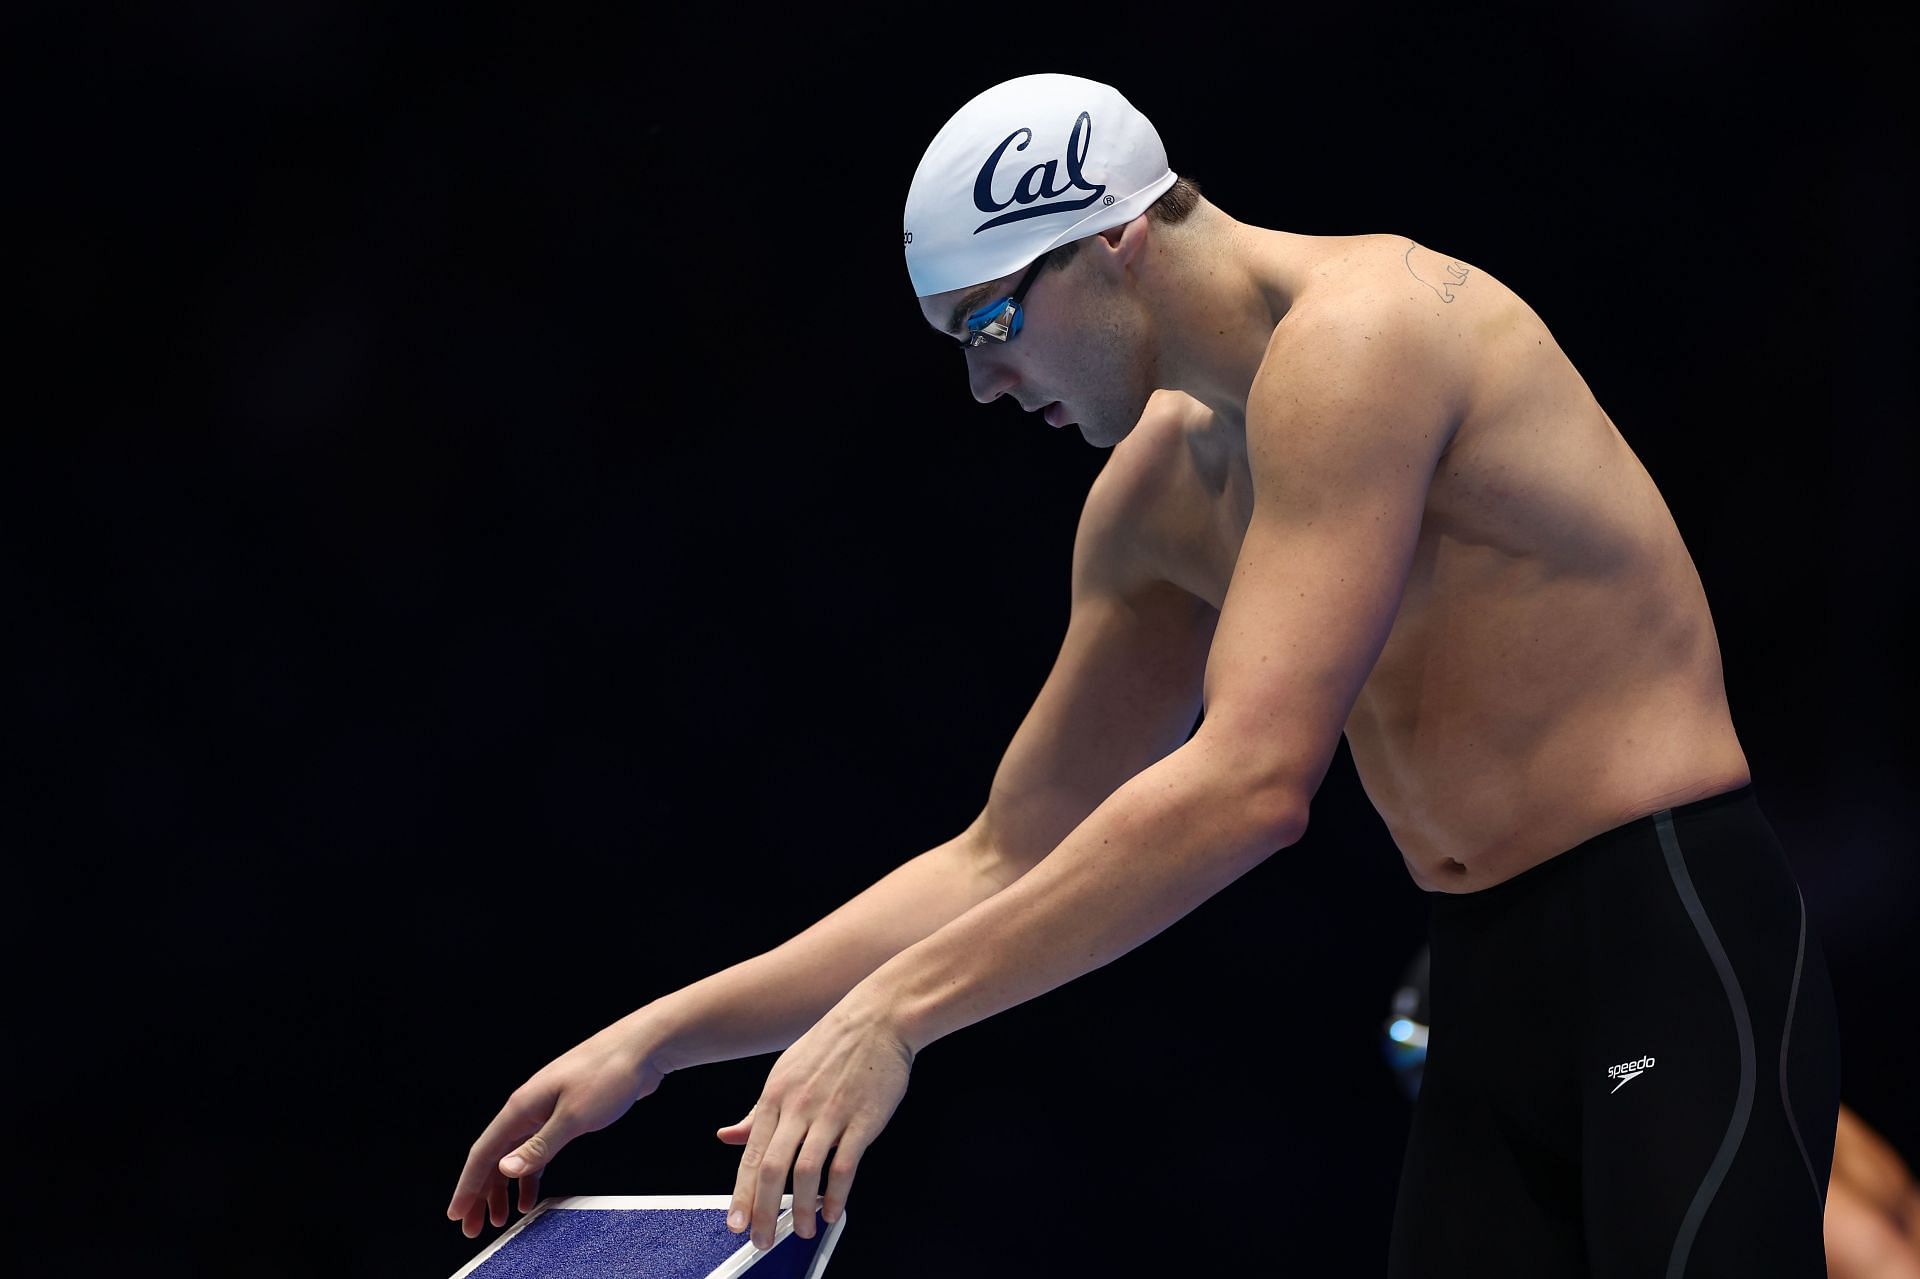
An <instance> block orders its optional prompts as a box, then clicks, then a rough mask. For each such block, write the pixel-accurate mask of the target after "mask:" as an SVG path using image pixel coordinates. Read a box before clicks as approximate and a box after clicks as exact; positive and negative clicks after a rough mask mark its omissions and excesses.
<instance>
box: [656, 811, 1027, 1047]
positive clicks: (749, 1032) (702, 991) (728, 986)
mask: <svg viewBox="0 0 1920 1279" xmlns="http://www.w3.org/2000/svg"><path fill="white" fill-rule="evenodd" d="M1014 873H1015V872H1013V871H1011V870H1009V869H1007V868H1006V867H1004V866H1003V865H1002V864H1001V863H1000V862H998V861H996V860H995V859H993V858H992V857H991V855H990V854H989V853H988V852H987V851H986V850H984V849H982V848H981V847H980V846H979V845H978V844H977V843H976V842H975V841H974V840H973V839H972V837H970V836H968V835H956V836H955V837H954V838H952V839H950V840H948V841H947V842H946V843H944V844H941V845H939V846H938V847H936V848H931V849H928V850H927V851H926V852H924V853H921V854H920V855H919V856H918V857H915V858H913V859H912V860H911V861H908V862H906V863H905V864H903V865H901V866H898V867H896V868H894V869H893V870H892V871H890V872H889V873H888V874H887V875H885V876H884V877H882V878H881V879H880V880H878V881H877V882H875V883H874V884H873V885H872V886H871V887H869V888H867V889H866V890H865V891H864V892H862V893H861V894H860V895H859V896H857V897H855V898H853V899H852V900H851V901H849V902H847V903H846V904H845V905H843V906H841V907H839V908H838V909H836V910H835V911H834V912H833V913H832V914H830V915H828V916H826V917H825V918H824V919H821V920H820V921H819V922H818V923H815V924H814V925H813V926H812V927H810V928H808V929H807V930H806V931H805V932H803V933H801V934H799V935H798V936H797V937H793V938H791V939H790V940H788V941H786V942H783V943H782V944H781V945H779V946H776V947H775V948H773V949H772V950H769V951H767V952H766V953H764V954H761V955H756V956H754V957H753V958H752V959H747V960H743V961H741V962H740V963H738V964H735V965H733V967H731V968H727V969H723V970H722V971H720V972H717V973H714V974H713V975H712V976H710V977H705V978H702V979H701V980H699V981H697V982H694V983H693V984H692V985H690V986H686V987H684V988H682V989H680V990H677V991H675V992H674V993H673V994H671V995H666V996H664V997H662V998H660V999H658V1000H655V1001H654V1002H653V1003H652V1004H649V1005H648V1006H647V1007H646V1008H644V1009H642V1010H640V1011H639V1012H638V1013H636V1014H634V1016H635V1017H637V1018H641V1019H643V1020H645V1021H647V1022H649V1023H650V1031H649V1035H650V1037H651V1038H652V1039H654V1040H655V1041H656V1042H657V1043H658V1044H659V1048H658V1051H656V1052H655V1053H654V1054H653V1059H654V1061H655V1063H656V1065H658V1066H659V1067H660V1068H661V1069H663V1070H678V1069H681V1068H683V1067H686V1066H698V1065H703V1064H705V1063H707V1062H714V1061H732V1060H734V1059H735V1058H739V1057H752V1056H756V1055H758V1054H760V1053H769V1052H779V1051H782V1050H784V1049H785V1048H786V1047H787V1046H788V1045H789V1044H791V1043H793V1041H794V1040H796V1039H798V1038H799V1037H800V1036H801V1035H803V1034H805V1033H806V1032H807V1030H808V1028H809V1027H811V1026H812V1025H813V1024H814V1023H815V1022H817V1021H819V1020H820V1019H821V1017H823V1016H825V1015H826V1013H827V1011H828V1010H829V1009H831V1008H832V1007H833V1006H834V1005H835V1004H837V1003H839V1002H840V1000H841V998H842V997H843V996H845V995H846V993H847V992H848V991H849V990H851V989H852V988H853V987H854V986H856V985H857V984H859V982H860V981H861V980H862V979H864V978H865V977H866V976H867V975H868V974H869V973H871V972H873V970H874V969H875V968H877V967H879V966H880V965H881V964H883V963H885V962H886V961H887V960H889V959H891V958H892V957H893V956H894V955H896V954H898V953H899V952H900V951H901V950H903V949H905V948H906V947H908V946H911V945H913V944H914V943H915V942H917V941H920V940H921V939H922V938H924V937H926V936H927V935H928V934H929V933H932V932H934V931H936V930H938V929H939V928H941V927H942V926H943V925H945V924H947V923H948V922H949V921H951V920H953V919H954V918H956V917H958V916H960V915H963V914H965V913H966V912H967V911H968V910H970V909H972V908H973V907H974V906H975V905H977V904H978V903H980V902H981V901H984V900H985V899H986V898H988V897H990V896H992V895H993V893H995V892H996V891H998V890H999V889H1000V887H1001V885H1002V884H1003V883H1005V882H1006V880H1007V879H1009V878H1011V877H1012V876H1013V874H1014Z"/></svg>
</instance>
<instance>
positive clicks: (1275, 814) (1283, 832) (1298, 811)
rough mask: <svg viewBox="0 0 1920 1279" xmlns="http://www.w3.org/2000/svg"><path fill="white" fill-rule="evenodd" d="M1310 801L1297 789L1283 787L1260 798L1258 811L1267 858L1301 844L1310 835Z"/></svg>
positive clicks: (1260, 833) (1260, 830) (1260, 835)
mask: <svg viewBox="0 0 1920 1279" xmlns="http://www.w3.org/2000/svg"><path fill="white" fill-rule="evenodd" d="M1307 798H1308V797H1307V796H1306V795H1304V794H1301V793H1300V791H1299V789H1298V788H1296V787H1290V786H1280V785H1275V786H1273V787H1272V788H1270V790H1269V791H1268V792H1267V793H1264V794H1262V795H1261V798H1260V802H1259V803H1258V804H1257V805H1256V806H1255V811H1256V812H1257V813H1258V815H1259V818H1260V822H1259V839H1260V843H1261V845H1262V846H1263V847H1264V848H1265V849H1266V851H1267V853H1268V854H1272V853H1277V852H1279V851H1280V850H1281V849H1283V848H1287V847H1290V846H1291V845H1294V844H1297V843H1299V842H1300V837H1301V836H1303V835H1305V834H1306V833H1307Z"/></svg>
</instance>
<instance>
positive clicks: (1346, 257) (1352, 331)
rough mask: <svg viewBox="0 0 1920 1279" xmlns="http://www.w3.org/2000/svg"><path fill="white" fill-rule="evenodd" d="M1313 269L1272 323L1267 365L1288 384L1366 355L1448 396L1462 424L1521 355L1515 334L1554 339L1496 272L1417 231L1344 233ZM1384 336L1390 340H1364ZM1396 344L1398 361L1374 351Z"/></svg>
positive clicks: (1269, 375)
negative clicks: (1478, 394)
mask: <svg viewBox="0 0 1920 1279" xmlns="http://www.w3.org/2000/svg"><path fill="white" fill-rule="evenodd" d="M1310 276H1311V280H1312V284H1311V286H1310V287H1309V288H1307V289H1306V290H1304V291H1303V292H1302V293H1301V295H1300V296H1299V297H1298V298H1297V299H1296V301H1295V305H1294V307H1293V308H1292V309H1291V310H1290V311H1289V312H1288V313H1287V315H1286V317H1285V318H1284V319H1283V320H1282V321H1281V323H1280V325H1279V326H1278V327H1277V328H1276V329H1275V331H1274V337H1273V341H1272V343H1271V344H1270V346H1269V351H1268V355H1269V359H1268V365H1267V366H1263V368H1262V374H1263V375H1264V377H1265V378H1266V379H1267V380H1268V381H1277V382H1278V383H1280V384H1287V383H1290V382H1291V380H1292V379H1295V378H1298V377H1303V376H1311V375H1312V374H1313V372H1314V370H1315V368H1316V366H1319V365H1323V364H1325V363H1327V362H1329V361H1331V362H1336V363H1338V362H1341V360H1342V356H1343V355H1344V354H1352V355H1355V356H1356V357H1359V356H1361V355H1362V354H1363V353H1364V354H1365V355H1366V357H1367V359H1366V362H1365V363H1367V364H1371V365H1373V366H1375V367H1379V368H1382V369H1387V368H1390V369H1394V370H1399V371H1401V372H1402V373H1403V374H1404V376H1406V377H1407V379H1408V382H1409V386H1410V387H1411V386H1415V385H1417V386H1419V387H1422V388H1424V390H1425V391H1426V392H1427V393H1430V394H1434V395H1438V396H1440V397H1441V398H1443V399H1444V400H1446V401H1447V402H1448V403H1449V405H1450V407H1451V409H1452V412H1453V416H1454V418H1455V425H1458V422H1459V419H1460V418H1462V417H1464V416H1465V414H1466V411H1467V408H1468V406H1469V404H1470V403H1471V402H1472V400H1473V399H1474V398H1475V390H1476V388H1478V387H1480V386H1481V385H1482V384H1484V383H1485V382H1486V380H1487V376H1488V374H1489V373H1492V372H1497V366H1498V365H1499V364H1500V363H1501V362H1503V361H1506V360H1508V359H1509V357H1512V356H1514V355H1516V354H1517V352H1516V350H1515V349H1514V343H1515V341H1516V339H1518V338H1519V337H1521V336H1522V335H1524V336H1525V339H1526V344H1527V345H1528V346H1533V345H1535V344H1536V343H1537V342H1541V341H1547V342H1550V341H1551V335H1549V334H1547V333H1546V332H1545V326H1544V325H1542V324H1541V323H1540V320H1539V317H1538V316H1536V315H1534V313H1533V311H1532V309H1531V308H1530V307H1528V306H1527V304H1526V303H1525V302H1524V301H1522V300H1521V299H1520V297H1519V296H1518V295H1517V294H1515V293H1514V292H1513V290H1512V289H1510V288H1508V287H1507V286H1506V285H1505V284H1504V283H1502V282H1501V281H1500V280H1498V279H1496V278H1495V277H1494V276H1493V275H1492V274H1491V273H1490V272H1488V271H1486V270H1485V269H1484V268H1483V267H1481V266H1480V265H1478V264H1477V263H1473V262H1469V261H1468V260H1466V259H1465V258H1462V257H1460V256H1458V255H1457V254H1453V253H1449V252H1447V251H1446V250H1444V249H1441V248H1435V247H1433V246H1430V245H1426V244H1422V243H1420V242H1419V241H1417V240H1415V239H1414V238H1413V237H1411V236H1406V235H1393V234H1387V233H1378V234H1368V235H1359V236H1342V237H1338V238H1337V240H1336V241H1334V243H1333V246H1332V247H1330V248H1329V249H1328V250H1327V251H1325V252H1324V253H1323V254H1322V255H1321V257H1320V259H1319V260H1318V261H1317V262H1316V263H1315V264H1314V266H1313V268H1312V271H1311V273H1310ZM1376 338H1384V339H1385V340H1386V342H1387V344H1388V345H1387V347H1386V348H1384V349H1372V350H1369V349H1368V348H1366V347H1362V346H1361V345H1360V344H1361V343H1362V342H1367V343H1374V342H1375V339H1376ZM1376 346H1377V344H1376ZM1388 350H1390V351H1392V352H1393V353H1394V354H1393V356H1392V358H1391V361H1390V362H1389V364H1387V365H1381V364H1380V360H1379V359H1376V358H1374V357H1378V356H1384V354H1385V351H1388ZM1276 357H1277V358H1276ZM1269 366H1270V367H1269ZM1410 393H1411V392H1410Z"/></svg>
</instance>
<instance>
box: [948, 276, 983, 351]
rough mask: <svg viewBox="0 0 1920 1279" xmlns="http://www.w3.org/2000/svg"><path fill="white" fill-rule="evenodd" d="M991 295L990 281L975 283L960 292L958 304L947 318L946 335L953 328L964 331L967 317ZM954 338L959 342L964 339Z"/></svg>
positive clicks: (949, 333)
mask: <svg viewBox="0 0 1920 1279" xmlns="http://www.w3.org/2000/svg"><path fill="white" fill-rule="evenodd" d="M992 296H993V285H992V284H991V283H987V284H977V285H975V286H974V287H973V288H971V289H968V290H967V291H966V292H965V293H964V294H962V295H961V297H960V305H958V306H956V307H954V308H953V315H952V316H951V317H950V318H949V319H948V320H947V336H948V337H952V336H953V330H954V329H959V330H961V331H962V332H964V331H965V330H966V327H967V317H968V316H969V315H972V314H973V313H974V312H975V311H977V310H979V309H980V304H981V303H982V302H985V301H986V300H987V299H988V298H990V297H992ZM955 340H956V341H961V342H964V341H966V339H965V338H957V339H955Z"/></svg>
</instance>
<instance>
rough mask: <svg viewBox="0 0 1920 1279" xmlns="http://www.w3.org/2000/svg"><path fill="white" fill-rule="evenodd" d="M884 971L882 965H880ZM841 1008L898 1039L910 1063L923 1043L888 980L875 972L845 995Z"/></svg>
mask: <svg viewBox="0 0 1920 1279" xmlns="http://www.w3.org/2000/svg"><path fill="white" fill-rule="evenodd" d="M881 968H883V969H884V968H885V965H884V964H883V965H881ZM840 1004H841V1008H842V1009H843V1010H844V1011H846V1012H847V1013H848V1014H849V1015H850V1016H852V1017H854V1018H855V1019H856V1020H858V1021H861V1022H865V1023H866V1024H868V1025H870V1026H874V1027H875V1028H877V1029H879V1030H882V1031H884V1032H885V1033H887V1034H888V1035H890V1036H891V1037H893V1038H894V1039H896V1040H898V1041H899V1043H900V1046H901V1048H903V1049H904V1050H905V1051H906V1054H907V1058H908V1060H909V1061H911V1060H912V1059H913V1058H914V1057H915V1056H917V1055H918V1054H919V1052H920V1050H921V1049H922V1048H923V1047H925V1046H926V1045H925V1043H924V1042H923V1041H922V1039H921V1038H920V1036H919V1034H918V1033H917V1027H915V1026H914V1025H912V1024H911V1023H910V1022H909V1020H908V1019H907V1017H906V1015H905V1013H906V1003H905V1001H903V1000H901V999H900V998H899V996H898V990H897V988H896V987H895V986H894V985H893V983H892V982H890V981H888V980H887V979H886V978H885V977H884V976H883V975H882V973H881V971H880V970H879V969H876V970H875V971H874V972H872V973H870V974H868V975H867V977H866V978H865V980H863V981H861V982H860V984H859V985H857V986H855V987H854V988H853V989H852V990H850V991H848V992H847V995H846V998H845V999H843V1000H841V1001H840Z"/></svg>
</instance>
